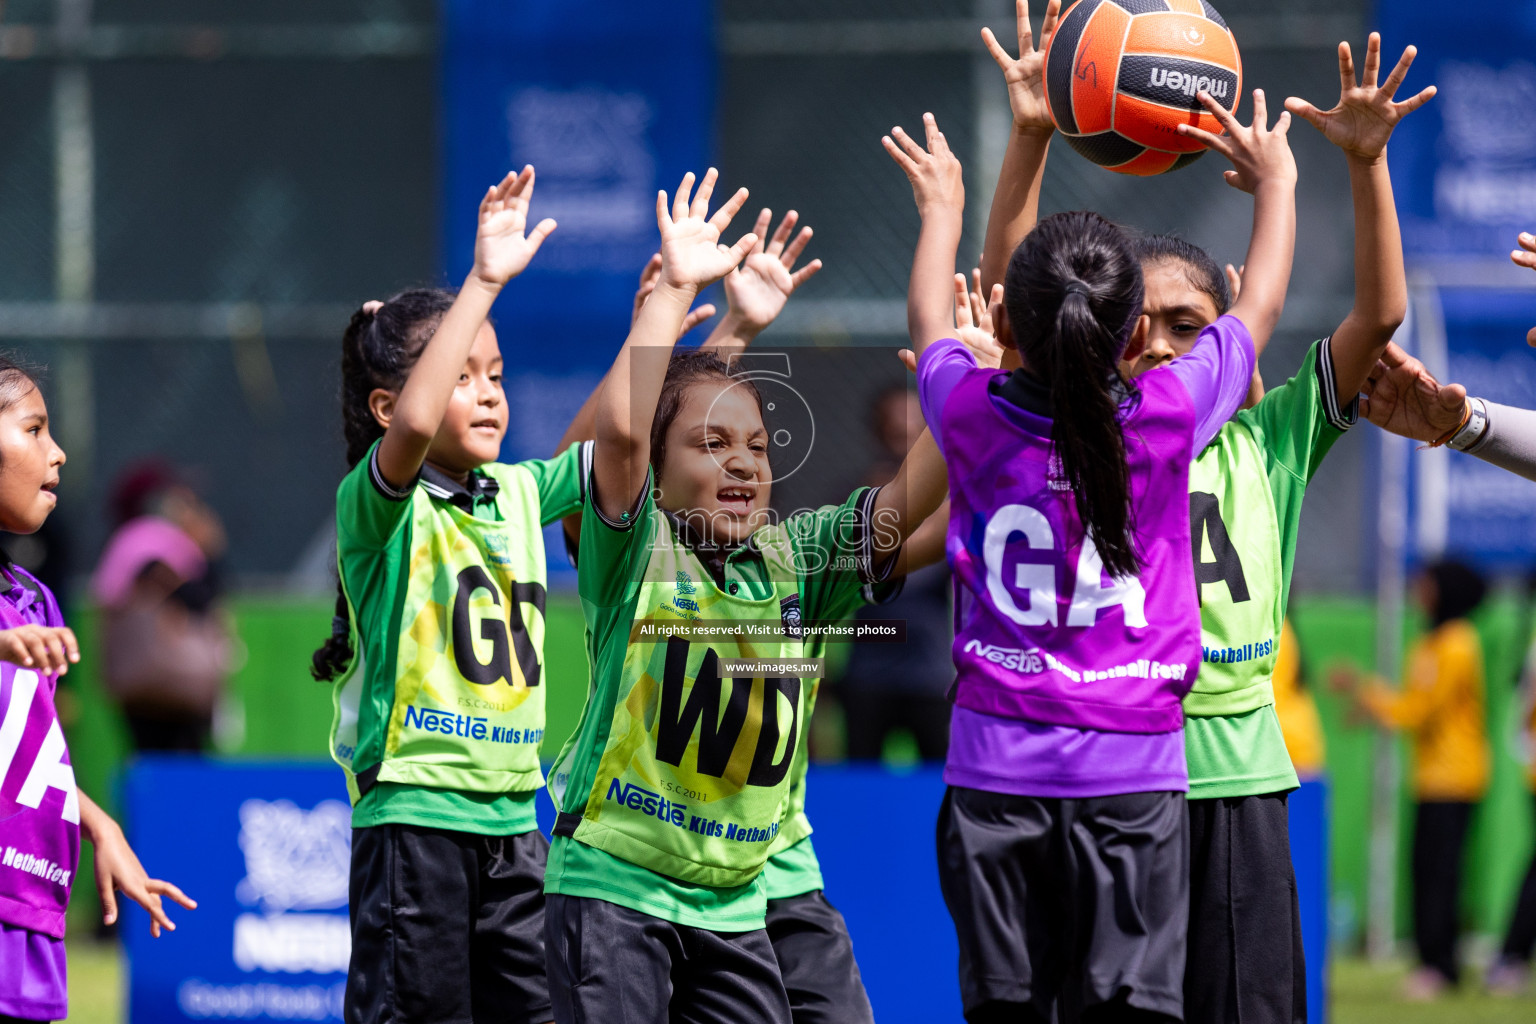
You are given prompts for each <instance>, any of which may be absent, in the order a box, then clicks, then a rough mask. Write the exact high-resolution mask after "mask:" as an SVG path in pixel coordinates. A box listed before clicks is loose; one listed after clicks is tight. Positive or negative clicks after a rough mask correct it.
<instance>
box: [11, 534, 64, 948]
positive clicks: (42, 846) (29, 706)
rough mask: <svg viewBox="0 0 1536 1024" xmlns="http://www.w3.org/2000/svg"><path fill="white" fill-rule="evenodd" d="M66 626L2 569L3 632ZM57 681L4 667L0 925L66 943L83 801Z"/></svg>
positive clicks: (21, 579)
mask: <svg viewBox="0 0 1536 1024" xmlns="http://www.w3.org/2000/svg"><path fill="white" fill-rule="evenodd" d="M28 624H32V625H38V626H62V625H64V617H63V616H62V615H60V614H59V606H58V603H57V602H56V601H55V600H54V598H53V594H51V593H49V591H48V588H47V587H45V586H43V584H41V583H39V582H38V581H37V580H36V579H34V578H33V577H32V576H31V575H29V574H28V573H26V572H23V571H22V570H21V569H18V568H16V567H15V566H13V565H8V564H3V563H0V629H15V628H16V627H18V626H24V625H28ZM57 683H58V678H57V677H56V676H44V675H40V674H38V673H37V672H35V671H33V670H32V669H28V668H20V667H18V666H16V665H12V664H10V663H9V662H0V837H3V838H0V923H4V924H9V925H14V926H16V927H19V928H26V929H28V930H30V931H34V932H41V933H42V934H44V935H47V936H51V937H52V938H56V939H59V938H63V937H64V909H65V907H67V906H68V905H69V889H70V884H71V883H72V882H73V881H74V878H75V868H76V866H77V865H78V864H79V861H80V798H79V794H78V793H77V791H76V790H75V773H74V769H73V768H71V767H70V763H69V749H68V747H66V746H65V743H64V730H63V729H62V728H60V726H59V716H58V714H57V713H56V712H55V711H54V707H53V694H54V688H55V687H56V685H57Z"/></svg>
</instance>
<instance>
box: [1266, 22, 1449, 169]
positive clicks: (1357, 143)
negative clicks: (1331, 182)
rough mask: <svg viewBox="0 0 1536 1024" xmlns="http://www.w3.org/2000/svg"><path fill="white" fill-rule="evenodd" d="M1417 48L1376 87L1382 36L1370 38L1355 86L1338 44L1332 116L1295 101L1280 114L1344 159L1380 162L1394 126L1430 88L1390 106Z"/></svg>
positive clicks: (1346, 54)
mask: <svg viewBox="0 0 1536 1024" xmlns="http://www.w3.org/2000/svg"><path fill="white" fill-rule="evenodd" d="M1417 53H1418V49H1417V48H1416V47H1412V46H1410V47H1408V48H1407V49H1406V50H1404V51H1403V55H1402V56H1401V57H1399V58H1398V61H1397V66H1396V67H1395V68H1393V69H1392V73H1391V74H1390V75H1388V76H1387V80H1386V81H1385V82H1383V83H1381V85H1380V86H1378V85H1377V84H1376V79H1377V76H1378V75H1379V74H1380V73H1381V36H1380V34H1379V33H1376V32H1372V33H1371V36H1370V39H1369V40H1368V41H1367V42H1366V44H1365V73H1364V76H1363V77H1362V78H1361V80H1360V81H1359V82H1356V81H1355V61H1354V57H1353V56H1352V55H1351V53H1350V50H1349V44H1348V43H1340V44H1339V102H1338V103H1337V104H1336V105H1335V106H1334V108H1333V109H1332V110H1318V109H1317V108H1316V107H1314V106H1313V105H1312V104H1310V103H1308V102H1307V101H1306V100H1304V99H1301V98H1300V97H1298V96H1291V97H1288V98H1287V99H1286V101H1285V109H1286V110H1288V111H1290V112H1291V113H1293V114H1295V115H1296V116H1297V117H1301V118H1305V119H1306V120H1307V121H1309V122H1310V123H1311V124H1312V126H1313V127H1314V128H1316V129H1317V130H1318V131H1320V132H1322V133H1323V137H1324V138H1325V139H1327V140H1328V141H1329V142H1331V143H1333V144H1334V145H1335V146H1338V147H1339V148H1340V149H1342V150H1343V151H1344V152H1345V153H1346V154H1348V155H1349V156H1352V157H1356V158H1358V159H1361V160H1380V159H1381V158H1382V157H1383V156H1384V155H1385V153H1386V151H1387V140H1388V139H1390V138H1391V137H1392V130H1393V129H1394V128H1396V127H1397V123H1398V122H1399V121H1401V120H1402V119H1403V118H1405V117H1407V116H1408V115H1409V114H1411V113H1413V112H1414V111H1415V110H1418V109H1419V108H1420V107H1422V106H1423V105H1424V104H1426V103H1428V102H1429V101H1430V100H1431V99H1433V98H1434V95H1435V87H1434V86H1432V85H1431V86H1428V87H1427V88H1424V89H1421V90H1420V91H1419V92H1418V93H1416V94H1415V95H1413V96H1410V97H1408V98H1407V99H1406V100H1403V101H1402V102H1401V103H1399V102H1396V101H1395V100H1393V98H1392V97H1394V96H1395V95H1397V90H1398V88H1399V87H1400V86H1401V85H1402V84H1403V79H1404V78H1406V77H1407V76H1408V69H1409V68H1410V67H1412V66H1413V58H1414V56H1415V55H1416V54H1417Z"/></svg>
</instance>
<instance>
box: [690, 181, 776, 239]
mask: <svg viewBox="0 0 1536 1024" xmlns="http://www.w3.org/2000/svg"><path fill="white" fill-rule="evenodd" d="M710 173H711V174H713V173H714V168H710ZM700 191H703V189H702V188H701V189H700ZM710 191H711V192H713V191H714V183H713V182H710ZM750 194H751V193H749V192H748V191H747V190H746V189H744V188H739V189H737V190H736V194H735V195H733V196H731V198H729V199H727V200H726V201H725V203H724V204H722V205H721V207H720V209H718V210H716V211H715V215H714V216H713V217H711V218H709V223H710V226H712V227H713V228H714V229H715V230H716V231H718V232H720V233H721V234H722V235H723V234H725V229H726V228H728V227H730V224H731V218H733V217H735V216H736V214H737V212H738V211H739V210H740V209H741V208H742V207H743V206H745V205H746V203H747V197H748V196H749V195H750ZM694 205H695V208H696V209H697V210H698V211H699V212H698V216H700V217H702V216H704V214H705V213H706V212H707V211H708V209H709V206H708V202H707V201H706V203H705V205H703V206H699V205H698V204H697V203H695V204H694ZM747 237H750V238H751V239H752V244H753V245H756V244H757V242H758V240H759V239H760V238H761V237H762V236H761V235H760V234H758V232H756V231H749V232H747ZM751 251H752V250H751V249H748V250H747V252H751ZM743 255H745V253H743Z"/></svg>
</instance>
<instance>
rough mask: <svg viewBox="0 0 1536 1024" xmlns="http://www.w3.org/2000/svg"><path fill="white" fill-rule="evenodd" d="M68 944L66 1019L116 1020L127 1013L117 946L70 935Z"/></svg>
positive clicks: (101, 1023) (103, 1023) (91, 1023)
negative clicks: (67, 1003)
mask: <svg viewBox="0 0 1536 1024" xmlns="http://www.w3.org/2000/svg"><path fill="white" fill-rule="evenodd" d="M68 948H69V1019H70V1020H71V1021H80V1022H81V1024H119V1022H120V1021H122V1020H123V1019H124V1017H126V1016H127V1014H126V1013H124V1007H123V996H124V994H125V993H126V991H127V989H126V988H125V987H124V984H123V982H124V979H123V959H122V955H121V949H120V947H118V946H116V945H114V944H112V943H106V942H90V941H88V940H84V939H81V940H78V941H76V940H73V939H72V940H70V943H69V947H68Z"/></svg>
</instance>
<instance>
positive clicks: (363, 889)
mask: <svg viewBox="0 0 1536 1024" xmlns="http://www.w3.org/2000/svg"><path fill="white" fill-rule="evenodd" d="M548 853H549V840H547V839H545V838H544V836H543V835H542V834H541V833H539V832H525V833H523V834H522V835H515V836H482V835H476V834H474V833H471V832H455V831H450V830H448V829H438V828H421V827H418V826H415V825H374V826H370V827H368V828H356V829H353V830H352V881H351V885H350V887H349V889H350V897H351V899H350V914H351V918H352V962H351V964H350V965H349V966H348V968H347V995H346V1006H345V1010H344V1019H345V1020H346V1021H347V1024H429V1022H430V1024H470V1022H475V1024H483V1022H488V1021H496V1022H504V1024H544V1022H546V1021H548V1020H549V1019H550V1005H549V982H548V980H547V978H546V975H545V966H544V862H545V859H546V857H547V856H548Z"/></svg>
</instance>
